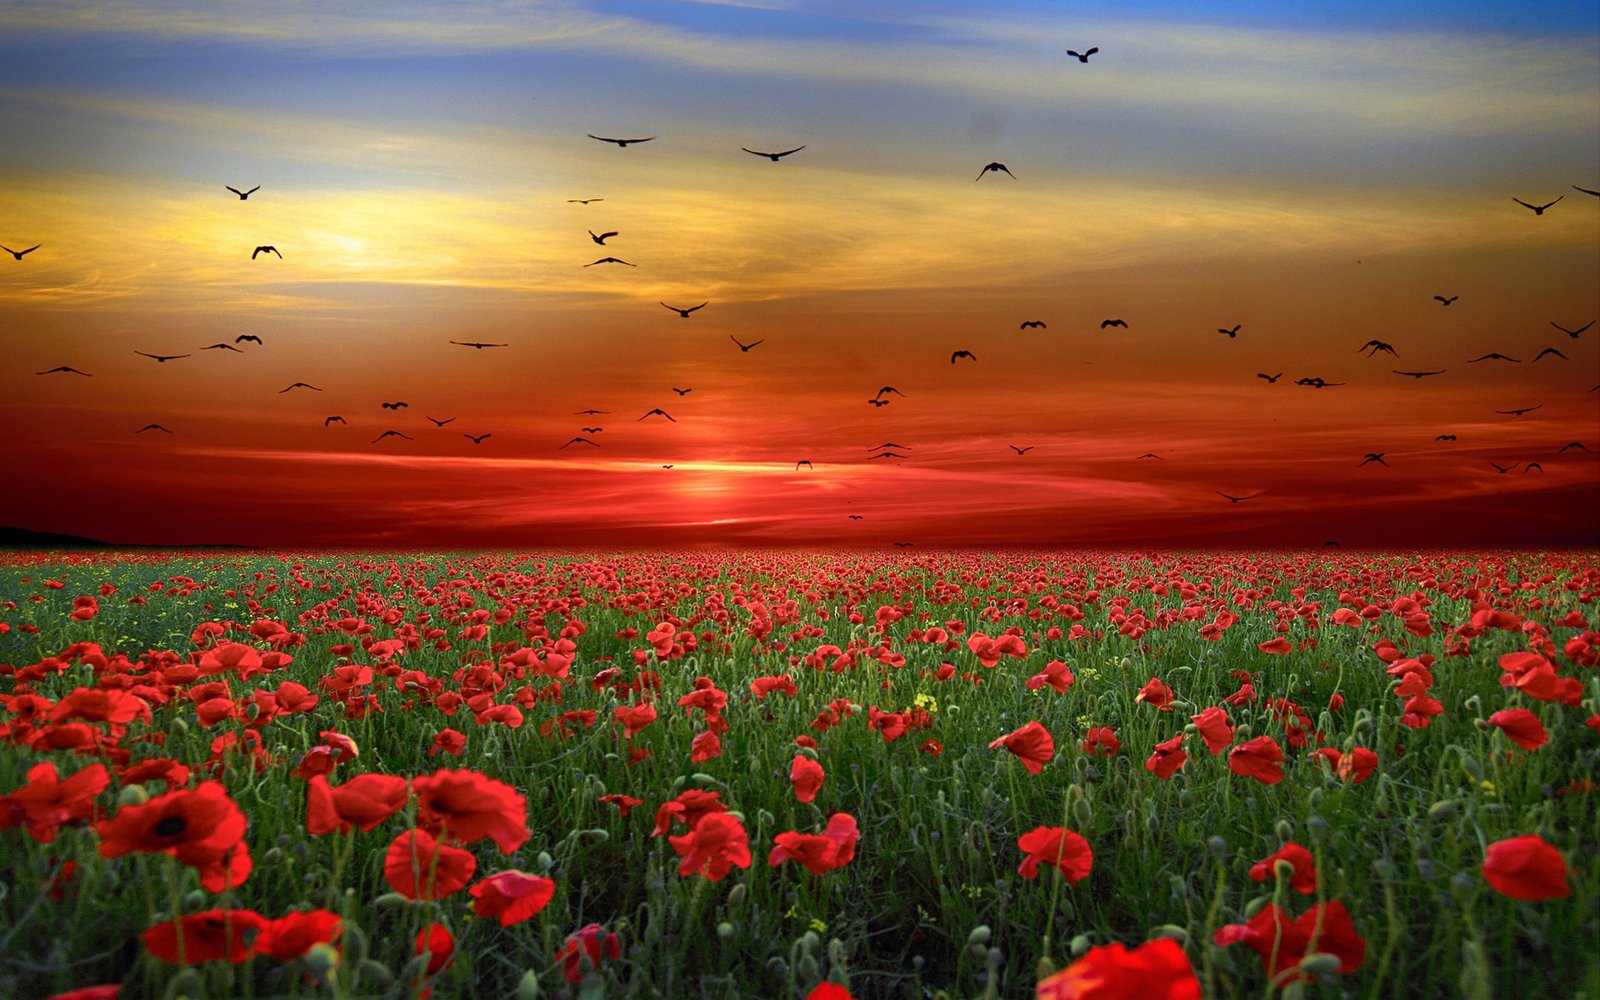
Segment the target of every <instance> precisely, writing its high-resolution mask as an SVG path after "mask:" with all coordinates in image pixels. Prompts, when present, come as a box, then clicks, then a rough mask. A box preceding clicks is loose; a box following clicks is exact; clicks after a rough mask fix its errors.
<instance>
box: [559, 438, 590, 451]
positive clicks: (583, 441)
mask: <svg viewBox="0 0 1600 1000" xmlns="http://www.w3.org/2000/svg"><path fill="white" fill-rule="evenodd" d="M575 444H587V445H592V446H593V447H596V448H598V447H600V445H599V443H598V442H596V441H590V440H589V439H588V438H586V437H575V438H572V439H571V440H570V441H568V442H567V443H566V444H564V445H562V446H561V448H569V447H571V446H572V445H575ZM561 448H557V449H556V451H560V450H561Z"/></svg>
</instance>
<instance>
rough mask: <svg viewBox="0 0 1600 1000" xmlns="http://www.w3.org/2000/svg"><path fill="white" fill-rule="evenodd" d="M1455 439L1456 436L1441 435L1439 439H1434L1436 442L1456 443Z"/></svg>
mask: <svg viewBox="0 0 1600 1000" xmlns="http://www.w3.org/2000/svg"><path fill="white" fill-rule="evenodd" d="M1455 439H1456V436H1455V435H1454V434H1440V435H1439V436H1438V437H1436V438H1434V440H1435V441H1454V440H1455Z"/></svg>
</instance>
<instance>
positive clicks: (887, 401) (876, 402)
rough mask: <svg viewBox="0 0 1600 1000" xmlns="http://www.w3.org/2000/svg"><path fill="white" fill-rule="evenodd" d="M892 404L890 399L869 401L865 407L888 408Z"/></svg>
mask: <svg viewBox="0 0 1600 1000" xmlns="http://www.w3.org/2000/svg"><path fill="white" fill-rule="evenodd" d="M892 402H894V400H892V399H869V400H867V405H868V406H888V405H889V404H890V403H892Z"/></svg>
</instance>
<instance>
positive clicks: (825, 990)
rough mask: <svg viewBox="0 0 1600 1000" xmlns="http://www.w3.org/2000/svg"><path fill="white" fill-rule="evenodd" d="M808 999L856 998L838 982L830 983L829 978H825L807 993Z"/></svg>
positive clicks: (834, 999) (853, 999)
mask: <svg viewBox="0 0 1600 1000" xmlns="http://www.w3.org/2000/svg"><path fill="white" fill-rule="evenodd" d="M806 1000H855V997H853V996H851V995H850V991H849V990H847V989H845V988H844V987H843V986H840V985H839V984H838V983H830V982H828V981H827V980H823V981H822V982H820V983H818V984H817V985H816V988H815V989H813V990H812V991H811V992H810V993H807V994H806Z"/></svg>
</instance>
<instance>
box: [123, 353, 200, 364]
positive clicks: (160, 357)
mask: <svg viewBox="0 0 1600 1000" xmlns="http://www.w3.org/2000/svg"><path fill="white" fill-rule="evenodd" d="M133 353H135V354H137V355H139V356H140V357H145V358H149V359H150V360H152V361H155V362H157V363H160V362H166V361H176V360H177V359H178V358H187V357H188V356H189V355H187V354H146V353H145V352H143V351H134V352H133Z"/></svg>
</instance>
